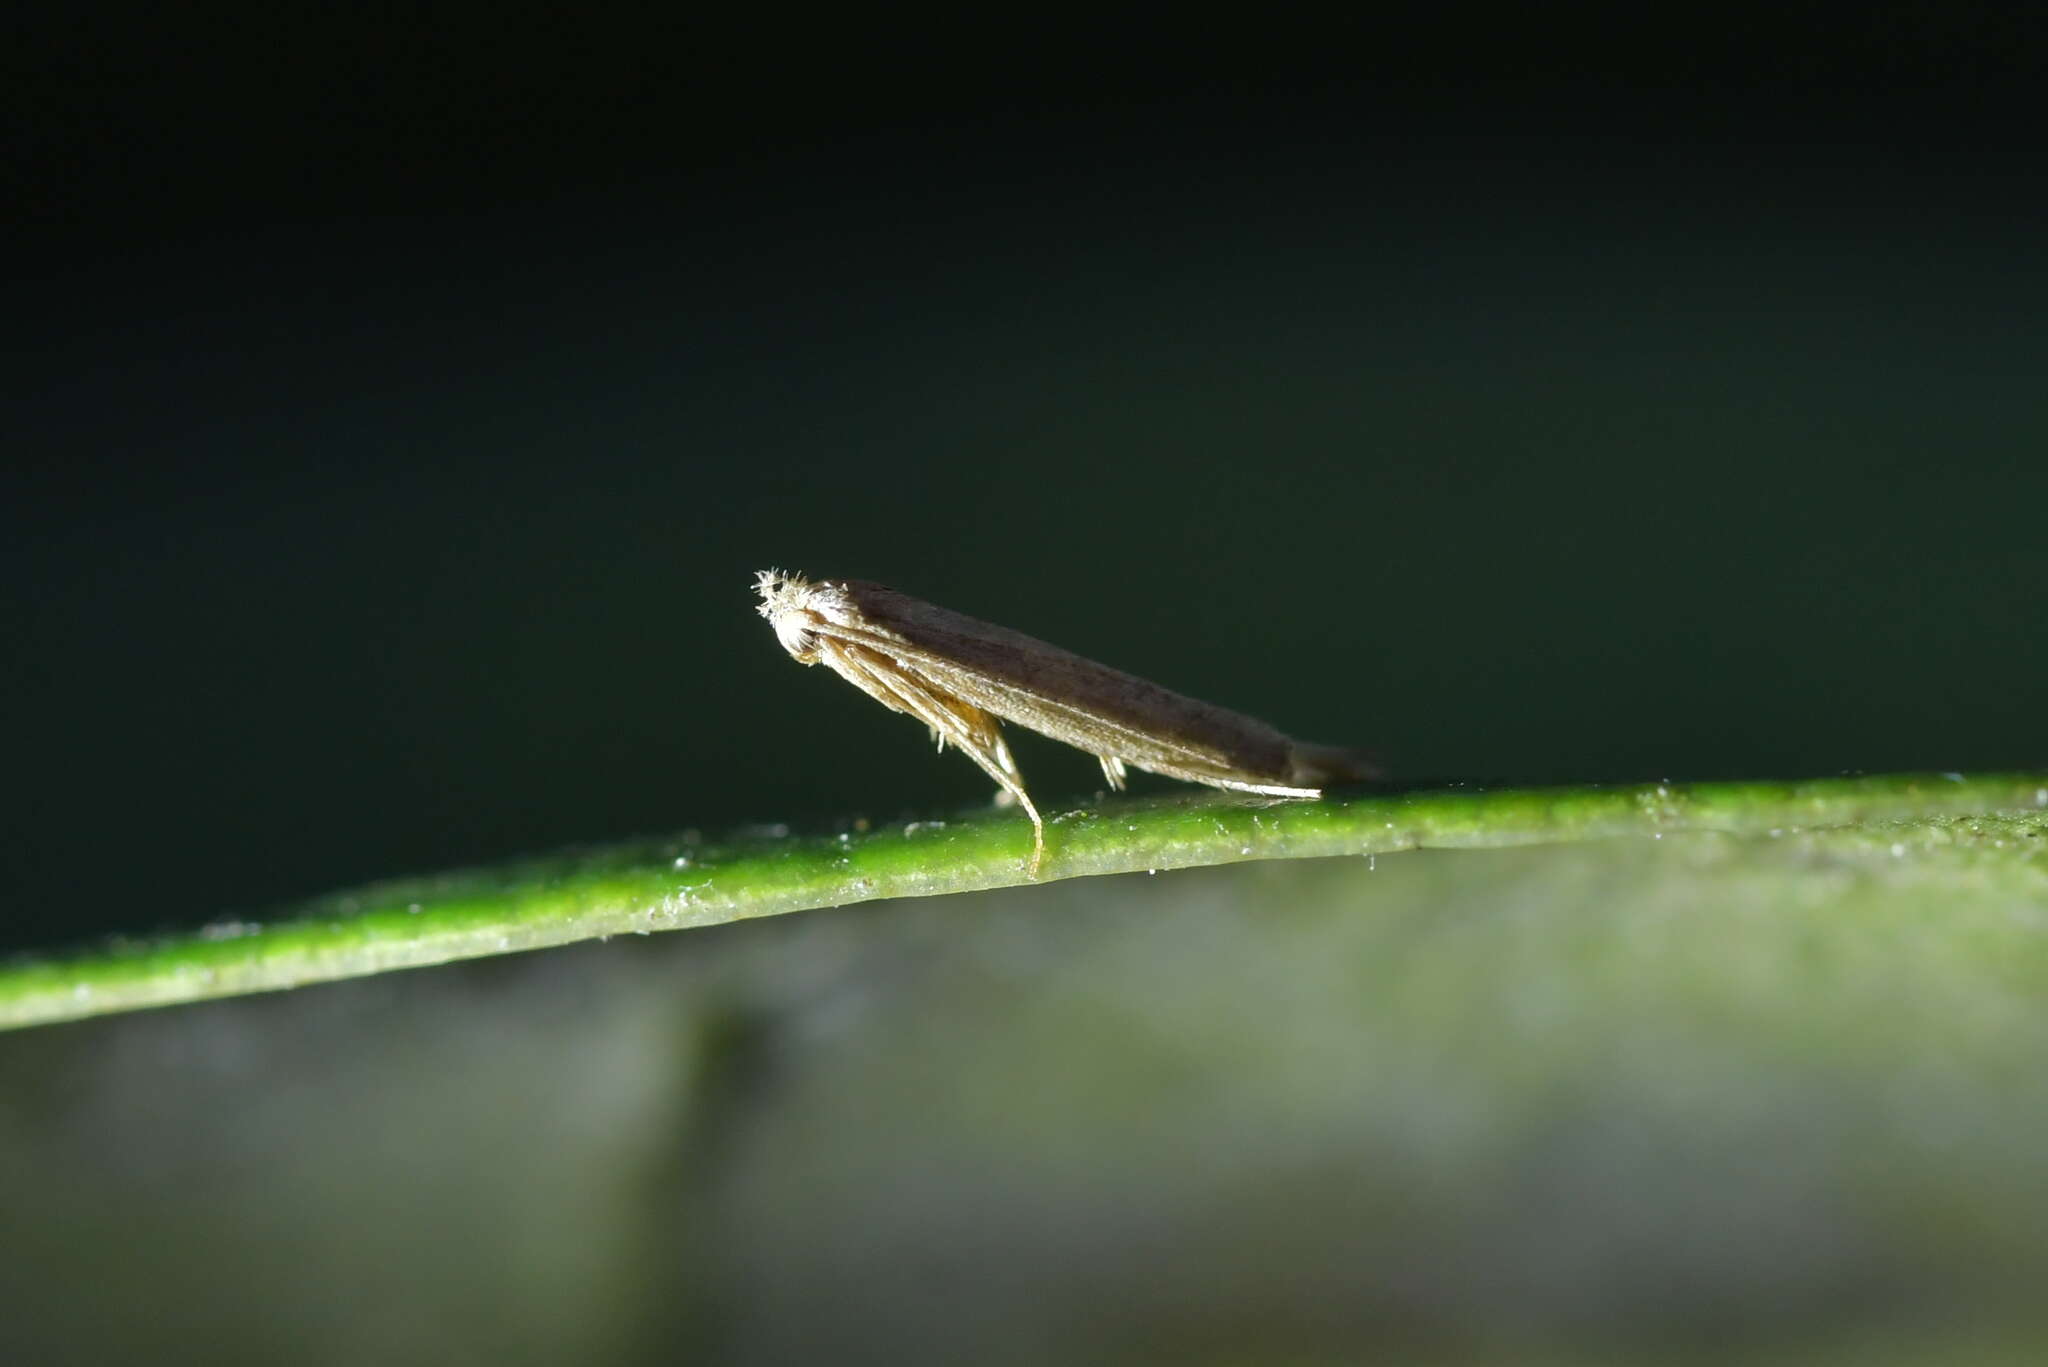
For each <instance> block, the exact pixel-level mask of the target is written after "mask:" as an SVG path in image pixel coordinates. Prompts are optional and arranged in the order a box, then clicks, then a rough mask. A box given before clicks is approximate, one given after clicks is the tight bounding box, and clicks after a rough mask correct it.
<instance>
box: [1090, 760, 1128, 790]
mask: <svg viewBox="0 0 2048 1367" xmlns="http://www.w3.org/2000/svg"><path fill="white" fill-rule="evenodd" d="M1095 758H1096V759H1097V760H1098V761H1100V762H1101V764H1102V777H1103V778H1104V779H1106V780H1107V781H1108V783H1109V788H1110V791H1111V792H1115V793H1120V792H1122V791H1123V790H1124V762H1123V761H1122V760H1120V759H1118V758H1117V757H1116V756H1115V755H1097V756H1096V757H1095Z"/></svg>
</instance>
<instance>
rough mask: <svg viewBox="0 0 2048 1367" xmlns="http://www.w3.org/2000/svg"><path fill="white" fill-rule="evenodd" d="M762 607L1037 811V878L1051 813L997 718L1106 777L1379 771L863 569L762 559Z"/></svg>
mask: <svg viewBox="0 0 2048 1367" xmlns="http://www.w3.org/2000/svg"><path fill="white" fill-rule="evenodd" d="M755 588H756V590H757V591H758V592H759V593H760V595H761V607H760V612H761V615H762V616H763V617H766V618H767V619H768V621H769V622H770V624H772V625H773V626H774V628H775V636H776V639H777V640H779V641H781V642H782V648H783V649H784V650H787V651H788V652H789V653H790V655H792V656H793V657H794V658H795V659H796V661H797V662H798V663H799V664H807V665H812V664H817V663H819V662H820V661H823V662H824V663H825V664H828V665H830V666H831V667H832V668H833V670H834V671H836V672H837V673H838V674H839V676H840V677H841V678H843V679H845V680H846V681H847V682H848V683H850V684H852V685H853V686H854V687H855V688H858V689H860V690H861V692H863V693H865V694H867V695H868V696H869V697H871V698H873V699H874V700H875V701H876V702H878V703H880V704H882V706H884V707H886V708H888V709H890V710H891V711H893V712H908V713H909V714H910V715H911V716H913V717H916V718H917V719H918V720H919V721H921V722H923V723H924V724H925V725H926V726H929V727H930V728H931V731H932V736H933V738H934V739H936V740H937V741H938V743H939V749H941V750H944V749H945V748H946V745H947V743H948V742H951V743H952V744H953V745H954V746H956V747H958V748H959V750H960V751H961V752H962V753H963V754H965V755H966V756H967V757H968V758H969V759H971V760H973V761H974V762H975V763H976V764H979V765H980V766H981V767H982V768H983V769H984V770H986V771H987V773H988V776H989V777H990V778H992V779H994V780H995V781H996V782H997V783H998V784H1000V785H1001V786H1002V789H1003V791H1004V792H1007V793H1009V794H1010V795H1011V796H1012V797H1014V798H1016V799H1017V801H1018V803H1019V804H1020V805H1022V807H1023V808H1024V810H1025V812H1026V813H1028V814H1029V815H1030V817H1031V828H1032V833H1033V843H1032V850H1031V872H1032V876H1033V877H1036V876H1037V874H1038V866H1039V861H1040V860H1041V859H1042V858H1043V857H1044V854H1045V822H1044V821H1043V820H1042V819H1041V818H1040V817H1039V815H1038V808H1036V807H1035V806H1033V805H1032V803H1031V797H1030V795H1029V794H1028V793H1026V792H1025V791H1024V776H1023V775H1022V774H1020V773H1019V772H1018V771H1017V761H1016V760H1014V759H1012V758H1011V757H1010V747H1009V746H1008V745H1007V744H1005V743H1004V741H1003V732H1002V724H1001V721H998V720H997V719H998V718H1001V719H1002V721H1013V722H1016V723H1017V724H1018V725H1019V726H1027V727H1029V728H1031V729H1032V730H1033V731H1037V732H1039V733H1041V734H1042V735H1047V736H1051V737H1052V738H1053V739H1054V740H1058V741H1065V742H1066V743H1067V744H1068V745H1071V746H1074V747H1075V748H1077V749H1080V750H1086V751H1087V752H1089V753H1090V754H1092V755H1094V756H1095V757H1096V759H1098V760H1099V761H1101V763H1102V776H1103V777H1104V778H1105V779H1107V780H1109V786H1110V787H1112V788H1117V789H1121V788H1122V787H1123V786H1124V766H1125V765H1126V764H1135V765H1137V766H1138V767H1139V768H1140V769H1149V770H1151V771H1152V772H1153V773H1155V774H1165V775H1166V776H1167V777H1169V778H1178V779H1185V780H1187V781H1188V782H1190V783H1207V784H1210V785H1212V786H1213V787H1217V788H1229V789H1234V790H1235V791H1237V792H1243V793H1265V794H1268V795H1270V796H1273V797H1320V796H1322V788H1323V787H1324V785H1326V784H1332V783H1347V782H1353V781H1356V780H1361V779H1369V778H1375V777H1378V774H1379V771H1378V769H1377V768H1375V767H1374V765H1373V764H1372V762H1371V761H1370V760H1369V759H1368V758H1367V757H1366V756H1365V755H1364V754H1362V753H1360V752H1359V751H1356V750H1346V749H1341V748H1338V747H1335V746H1328V745H1309V744H1305V743H1303V742H1301V741H1297V740H1290V739H1288V738H1287V737H1286V736H1284V735H1282V734H1280V732H1278V731H1276V730H1274V729H1273V728H1272V727H1270V726H1268V725H1266V723H1264V722H1262V721H1257V720H1254V719H1253V718H1251V717H1247V716H1244V715H1243V714H1242V713H1238V712H1232V711H1230V710H1228V709H1227V708H1222V707H1217V706H1216V705H1215V704H1213V703H1205V702H1198V701H1196V700H1195V699H1193V698H1185V697H1182V696H1181V695H1180V694H1178V693H1173V692H1169V691H1168V690H1166V689H1164V688H1161V687H1160V686H1159V685H1158V684H1155V683H1149V682H1147V681H1146V680H1144V679H1140V678H1138V677H1136V676H1135V675H1131V674H1126V673H1124V672H1123V671H1121V670H1117V669H1111V668H1110V667H1109V666H1108V665H1102V664H1097V663H1095V661H1093V660H1086V659H1083V658H1081V657H1080V656H1079V655H1075V654H1073V653H1071V652H1069V651H1065V650H1061V649H1060V648H1059V647H1058V646H1054V645H1048V644H1046V643H1045V642H1044V641H1040V640H1036V639H1034V638H1033V637H1030V636H1026V635H1024V634H1023V633H1022V632H1016V631H1011V630H1009V629H1008V628H1007V627H999V626H996V625H994V624H993V623H989V622H983V621H979V620H977V619H976V618H973V617H968V616H964V615H962V614H961V613H957V612H951V611H948V610H947V609H945V608H942V607H938V606H935V605H934V604H931V603H926V602H923V601H921V600H919V599H916V598H912V597H911V596H910V595H909V594H905V593H898V592H897V591H896V590H894V589H891V588H884V587H883V586H882V585H880V584H869V583H864V582H862V581H860V580H858V579H826V580H820V581H819V582H818V583H815V584H813V583H811V582H810V581H808V580H806V579H805V578H804V577H803V576H802V575H797V574H784V573H783V572H782V571H780V570H763V571H761V573H760V574H758V575H757V576H756V577H755Z"/></svg>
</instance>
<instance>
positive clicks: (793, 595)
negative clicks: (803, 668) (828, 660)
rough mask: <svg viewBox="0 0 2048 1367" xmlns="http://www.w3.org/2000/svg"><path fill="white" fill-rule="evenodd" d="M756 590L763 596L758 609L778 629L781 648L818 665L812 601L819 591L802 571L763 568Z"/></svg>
mask: <svg viewBox="0 0 2048 1367" xmlns="http://www.w3.org/2000/svg"><path fill="white" fill-rule="evenodd" d="M754 591H755V592H756V593H758V594H760V595H761V606H760V608H759V612H760V614H761V615H762V616H763V617H766V618H767V619H768V622H769V625H771V626H773V627H774V628H775V639H776V640H778V641H780V642H781V643H782V648H783V649H784V650H786V651H788V652H789V653H790V654H791V655H792V656H794V657H795V658H796V659H797V660H799V661H801V662H802V663H804V664H815V663H816V662H817V659H818V655H817V651H816V649H815V648H814V646H813V644H812V641H811V626H812V624H813V623H815V622H816V621H817V614H816V612H815V611H813V609H812V606H811V600H812V598H813V597H814V596H815V594H816V590H815V589H813V588H812V587H811V583H810V581H809V580H807V579H805V578H804V577H803V576H802V575H800V574H784V573H783V572H782V571H781V570H762V571H761V572H760V573H758V574H756V575H755V576H754Z"/></svg>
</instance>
